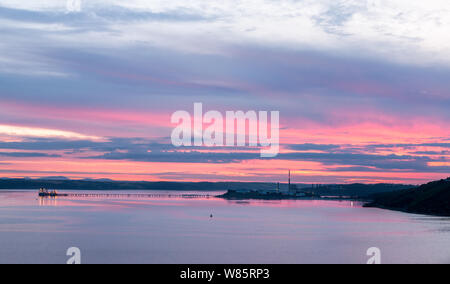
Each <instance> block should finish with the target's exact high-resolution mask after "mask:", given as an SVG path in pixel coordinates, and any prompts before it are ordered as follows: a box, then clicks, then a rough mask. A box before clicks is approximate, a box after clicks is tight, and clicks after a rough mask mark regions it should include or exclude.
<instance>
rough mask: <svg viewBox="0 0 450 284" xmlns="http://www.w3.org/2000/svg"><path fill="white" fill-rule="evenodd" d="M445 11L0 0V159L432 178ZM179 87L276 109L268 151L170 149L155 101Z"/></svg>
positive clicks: (75, 172)
mask: <svg viewBox="0 0 450 284" xmlns="http://www.w3.org/2000/svg"><path fill="white" fill-rule="evenodd" d="M449 21H450V3H449V2H448V1H446V0H431V1H426V2H424V1H418V0H413V1H406V0H398V1H388V0H367V1H348V0H347V1H340V0H337V1H336V0H303V1H299V0H297V1H294V0H279V1H268V0H245V1H244V0H242V1H240V0H231V1H216V0H209V1H199V0H193V1H181V0H171V1H159V0H158V1H156V0H155V1H144V0H130V1H116V0H109V1H107V0H97V1H68V2H65V1H59V0H46V1H11V0H3V1H1V3H0V29H1V34H2V41H1V42H0V159H1V163H0V170H1V171H2V172H3V173H4V174H5V175H8V176H25V175H26V176H41V175H44V174H45V173H50V174H52V175H53V174H57V175H68V176H72V177H80V176H83V177H84V176H90V177H103V176H106V177H113V178H120V179H127V178H128V179H166V178H170V179H174V180H178V179H187V180H192V179H195V180H198V179H202V177H203V178H205V179H210V178H211V177H215V179H216V180H226V179H232V180H246V181H259V180H264V181H270V180H274V179H279V178H280V177H282V176H283V175H284V174H283V173H284V172H285V170H286V169H287V168H292V169H297V174H298V175H299V176H301V177H303V178H304V180H305V182H312V181H316V182H333V181H339V182H351V181H364V182H377V181H393V182H408V181H411V182H422V181H426V180H429V179H435V178H439V177H441V176H444V175H445V173H448V172H449V171H448V170H449V168H448V167H449V152H448V143H449V141H450V140H449V138H450V129H449V127H448V125H449V122H450V112H449V111H448V109H450V94H449V91H448V90H450V69H449V68H450V41H449V40H448V35H447V34H448V26H450V23H449ZM195 102H203V104H204V106H205V107H206V108H208V109H211V110H219V111H227V110H233V111H235V110H266V111H271V110H278V111H280V113H281V124H282V129H281V142H282V153H281V154H280V156H279V157H278V158H277V160H275V161H273V160H259V159H258V154H257V153H258V149H251V148H250V149H247V148H244V149H232V150H231V151H230V149H219V148H213V149H208V148H194V149H173V148H172V147H171V146H170V145H168V140H167V137H170V134H171V130H172V128H173V125H171V124H170V116H171V114H172V113H173V112H175V111H177V110H187V111H190V112H192V107H193V103H195ZM39 161H45V163H46V165H47V170H42V169H39V168H38V166H37V164H38V163H39ZM86 161H89V163H92V167H93V168H91V169H90V171H89V170H87V169H86V168H83V166H82V165H83V164H84V163H86ZM192 164H195V168H193V167H192ZM124 167H125V168H126V169H124ZM98 168H104V169H105V170H101V171H99V170H98ZM147 168H151V169H150V170H147ZM99 172H101V173H102V174H103V175H102V176H100V175H99ZM82 173H83V174H82ZM108 173H110V174H109V175H108Z"/></svg>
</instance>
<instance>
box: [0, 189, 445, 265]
mask: <svg viewBox="0 0 450 284" xmlns="http://www.w3.org/2000/svg"><path fill="white" fill-rule="evenodd" d="M89 193H92V192H91V191H90V192H89ZM102 193H104V192H102ZM112 193H118V192H116V191H115V192H112ZM126 193H130V192H129V191H127V192H126ZM133 193H138V192H133ZM214 194H217V193H214ZM211 214H213V216H214V217H213V218H210V215H211ZM69 247H78V248H80V249H81V251H82V262H83V263H366V261H367V259H368V257H367V256H366V251H367V249H368V248H369V247H379V248H380V249H381V251H382V261H383V262H384V263H450V219H449V218H438V217H426V216H420V215H412V214H405V213H399V212H393V211H387V210H381V209H368V208H362V207H361V204H358V203H353V202H347V201H345V202H338V201H250V202H235V201H226V200H221V199H215V198H209V199H206V198H205V199H182V198H158V199H151V198H135V197H116V198H113V197H111V198H107V197H102V198H79V197H78V198H73V197H61V198H57V199H49V198H46V199H38V198H37V197H36V193H35V192H29V191H0V263H65V262H66V261H67V259H68V257H67V256H66V250H67V249H68V248H69Z"/></svg>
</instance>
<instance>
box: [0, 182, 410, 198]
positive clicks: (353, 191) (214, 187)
mask: <svg viewBox="0 0 450 284" xmlns="http://www.w3.org/2000/svg"><path fill="white" fill-rule="evenodd" d="M276 186H277V185H276V184H274V183H252V182H247V183H245V182H216V183H215V182H198V183H195V182H145V181H138V182H133V181H113V180H108V179H83V180H70V179H68V178H65V177H50V178H40V179H30V178H27V179H25V178H24V179H10V178H3V179H0V189H33V190H37V189H38V188H41V187H45V188H47V189H57V190H58V189H66V190H186V191H227V190H241V189H251V190H269V189H275V188H276ZM296 186H297V187H298V188H302V189H304V190H306V191H309V192H314V193H315V194H316V195H323V196H339V197H351V198H365V197H367V196H369V195H372V194H374V193H382V192H391V191H396V190H401V189H405V188H410V187H411V186H407V185H396V184H347V185H322V186H320V187H319V186H312V185H307V184H296ZM280 189H281V190H288V185H287V184H286V183H284V184H281V185H280Z"/></svg>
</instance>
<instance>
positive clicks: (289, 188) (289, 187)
mask: <svg viewBox="0 0 450 284" xmlns="http://www.w3.org/2000/svg"><path fill="white" fill-rule="evenodd" d="M288 190H289V192H291V170H289V185H288Z"/></svg>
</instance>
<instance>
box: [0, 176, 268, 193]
mask: <svg viewBox="0 0 450 284" xmlns="http://www.w3.org/2000/svg"><path fill="white" fill-rule="evenodd" d="M275 186H276V185H275V184H271V183H238V182H218V183H213V182H198V183H194V182H146V181H136V182H135V181H113V180H108V179H95V180H94V179H92V180H91V179H84V180H70V179H67V178H63V177H51V178H49V179H43V178H41V179H10V178H9V179H5V178H4V179H0V189H34V190H37V189H39V188H41V187H45V188H47V189H63V190H64V189H66V190H186V191H226V190H229V189H242V188H254V189H258V190H261V189H269V188H275Z"/></svg>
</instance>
